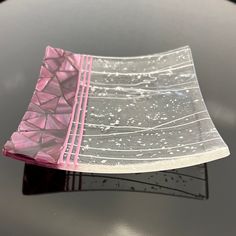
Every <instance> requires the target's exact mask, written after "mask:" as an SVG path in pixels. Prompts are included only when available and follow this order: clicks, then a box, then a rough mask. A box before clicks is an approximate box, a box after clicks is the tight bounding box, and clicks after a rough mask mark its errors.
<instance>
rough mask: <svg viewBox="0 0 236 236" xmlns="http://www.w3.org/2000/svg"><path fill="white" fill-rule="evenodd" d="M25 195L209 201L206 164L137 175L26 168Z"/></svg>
mask: <svg viewBox="0 0 236 236" xmlns="http://www.w3.org/2000/svg"><path fill="white" fill-rule="evenodd" d="M22 191H23V193H24V194H26V195H32V194H41V193H54V192H77V191H130V192H143V193H156V194H166V195H171V196H177V197H186V198H194V199H207V198H208V176H207V165H206V164H201V165H196V166H191V167H187V168H180V169H176V170H168V171H158V172H150V173H148V172H147V173H138V174H93V173H83V172H78V173H76V172H71V171H63V170H55V169H49V168H44V167H40V166H34V165H28V164H26V165H25V169H24V178H23V186H22Z"/></svg>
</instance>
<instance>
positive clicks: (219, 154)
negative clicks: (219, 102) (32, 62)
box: [3, 46, 229, 173]
mask: <svg viewBox="0 0 236 236" xmlns="http://www.w3.org/2000/svg"><path fill="white" fill-rule="evenodd" d="M3 153H4V154H5V155H6V156H10V157H13V158H15V159H19V160H23V161H25V162H27V163H30V164H36V165H41V166H46V167H52V168H57V169H64V170H69V171H79V172H92V173H138V172H151V171H159V170H168V169H176V168H181V167H186V166H192V165H197V164H201V163H206V162H209V161H213V160H216V159H219V158H223V157H226V156H228V155H229V150H228V147H227V145H226V144H225V143H224V141H223V139H222V138H221V136H220V135H219V133H218V132H217V130H216V128H215V126H214V124H213V122H212V120H211V118H210V116H209V114H208V111H207V109H206V106H205V103H204V100H203V98H202V95H201V91H200V88H199V84H198V81H197V76H196V72H195V68H194V63H193V59H192V54H191V50H190V48H189V47H188V46H185V47H182V48H178V49H175V50H172V51H168V52H163V53H158V54H153V55H146V56H138V57H104V56H92V55H85V54H74V53H72V52H69V51H65V50H62V49H58V48H52V47H50V46H48V47H47V48H46V52H45V57H44V59H43V63H42V67H41V70H40V75H39V79H38V81H37V84H36V88H35V91H34V93H33V96H32V99H31V102H30V104H29V106H28V109H27V111H26V113H25V115H24V117H23V118H22V121H21V122H20V124H19V127H18V130H17V131H16V132H14V133H13V134H12V136H11V138H10V140H9V141H7V143H6V144H5V146H4V148H3Z"/></svg>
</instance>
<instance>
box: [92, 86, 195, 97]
mask: <svg viewBox="0 0 236 236" xmlns="http://www.w3.org/2000/svg"><path fill="white" fill-rule="evenodd" d="M191 89H199V87H198V86H197V87H189V88H181V89H162V90H161V89H158V90H156V91H153V94H147V95H139V96H133V97H131V95H130V94H127V95H126V97H125V96H120V97H102V96H101V97H94V96H89V98H91V99H114V100H128V99H138V98H145V97H150V96H155V95H158V94H160V93H165V92H177V91H183V90H191ZM90 94H91V93H90ZM111 95H112V94H111Z"/></svg>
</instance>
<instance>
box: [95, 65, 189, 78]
mask: <svg viewBox="0 0 236 236" xmlns="http://www.w3.org/2000/svg"><path fill="white" fill-rule="evenodd" d="M189 66H193V63H191V64H188V65H184V66H179V67H173V66H171V67H169V68H168V69H160V70H156V71H150V72H130V73H128V72H127V73H125V72H107V71H92V74H102V75H106V74H109V75H151V74H157V73H162V72H165V71H173V70H178V69H181V68H185V67H189Z"/></svg>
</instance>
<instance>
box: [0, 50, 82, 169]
mask: <svg viewBox="0 0 236 236" xmlns="http://www.w3.org/2000/svg"><path fill="white" fill-rule="evenodd" d="M79 61H80V55H79V54H77V55H72V54H70V53H69V52H66V51H64V50H62V49H57V48H52V47H50V46H48V47H47V48H46V52H45V56H44V59H43V63H42V66H41V70H40V74H39V79H38V81H37V84H36V87H35V91H34V93H33V96H32V98H31V101H30V104H29V106H28V109H27V111H26V112H25V115H24V116H23V119H22V121H21V122H20V124H19V127H18V130H17V131H16V132H14V133H13V134H12V136H11V139H10V140H9V141H7V143H6V144H5V146H4V149H3V152H4V154H5V155H6V156H10V157H14V158H16V159H22V160H24V161H26V162H30V163H34V164H38V165H45V166H49V167H54V168H57V163H58V160H59V157H60V155H61V151H62V149H63V146H64V142H65V138H66V136H67V133H68V127H69V124H70V120H71V116H72V111H73V106H74V101H75V100H76V99H77V98H76V97H75V96H76V91H77V86H78V85H77V83H78V75H79V74H80V67H79V64H80V63H79ZM71 122H72V121H71Z"/></svg>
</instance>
